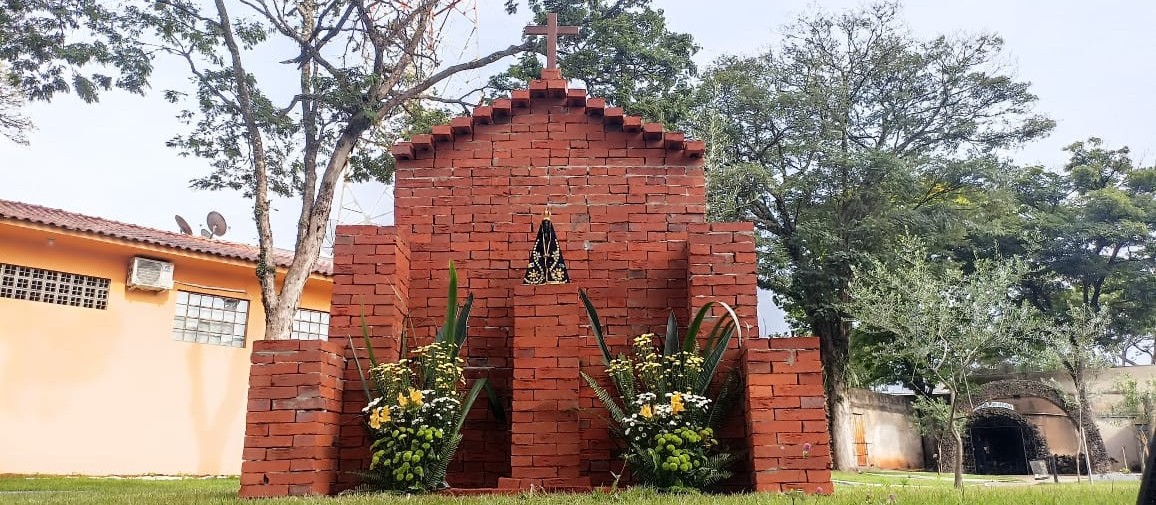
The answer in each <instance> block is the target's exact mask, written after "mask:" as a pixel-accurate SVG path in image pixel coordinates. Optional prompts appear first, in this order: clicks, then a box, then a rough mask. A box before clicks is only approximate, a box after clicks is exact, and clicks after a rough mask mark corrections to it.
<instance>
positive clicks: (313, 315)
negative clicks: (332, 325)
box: [289, 309, 329, 340]
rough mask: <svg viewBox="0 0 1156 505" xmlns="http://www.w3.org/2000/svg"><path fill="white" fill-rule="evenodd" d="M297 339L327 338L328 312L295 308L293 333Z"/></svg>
mask: <svg viewBox="0 0 1156 505" xmlns="http://www.w3.org/2000/svg"><path fill="white" fill-rule="evenodd" d="M289 338H295V339H297V340H329V313H328V312H321V311H319V310H309V309H297V312H296V313H295V314H293V333H292V334H291V335H290V337H289Z"/></svg>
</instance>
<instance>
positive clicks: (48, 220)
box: [0, 200, 333, 276]
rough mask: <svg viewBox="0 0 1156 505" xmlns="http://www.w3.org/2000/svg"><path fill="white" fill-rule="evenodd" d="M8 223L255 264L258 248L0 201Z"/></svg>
mask: <svg viewBox="0 0 1156 505" xmlns="http://www.w3.org/2000/svg"><path fill="white" fill-rule="evenodd" d="M3 219H11V220H16V221H27V222H30V223H37V224H43V225H48V226H53V227H56V228H62V229H65V230H72V231H79V232H86V233H95V234H97V235H104V236H107V237H113V238H118V239H122V240H128V241H132V242H141V243H145V244H153V245H158V246H162V247H169V248H173V249H181V250H184V251H192V252H199V253H204V254H211V255H213V256H220V257H223V258H234V259H240V260H245V261H251V262H256V261H257V252H258V250H257V247H255V246H252V245H248V244H238V243H235V242H225V241H222V240H209V239H205V238H201V237H197V236H194V235H185V234H183V233H174V232H169V231H163V230H157V229H154V228H145V227H143V226H137V225H134V224H127V223H121V222H118V221H112V220H110V219H103V218H99V217H92V216H86V215H83V214H77V213H75V212H68V211H64V210H60V209H53V208H49V207H42V206H40V205H32V204H30V203H23V202H15V201H11V200H0V220H3ZM273 261H274V262H275V263H276V264H277V266H280V267H288V266H289V264H290V263H292V261H293V251H286V250H284V249H275V250H274V251H273ZM313 273H316V274H320V275H326V276H330V275H333V260H332V259H329V258H319V259H318V260H317V263H316V264H315V265H314V266H313Z"/></svg>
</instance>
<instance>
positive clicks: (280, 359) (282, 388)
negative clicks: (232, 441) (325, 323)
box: [240, 340, 345, 498]
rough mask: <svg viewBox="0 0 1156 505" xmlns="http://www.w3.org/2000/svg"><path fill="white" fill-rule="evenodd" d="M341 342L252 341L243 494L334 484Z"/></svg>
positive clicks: (319, 491) (316, 491)
mask: <svg viewBox="0 0 1156 505" xmlns="http://www.w3.org/2000/svg"><path fill="white" fill-rule="evenodd" d="M343 347H344V346H342V345H340V344H339V343H336V342H325V341H319V340H259V341H256V342H253V354H252V363H253V364H252V367H251V368H250V372H249V410H248V413H247V414H246V417H245V450H244V453H243V455H242V458H243V461H242V463H241V492H240V495H241V496H242V497H246V498H249V497H269V496H290V495H294V496H296V495H326V494H330V493H332V492H333V487H332V486H333V483H334V481H335V477H336V475H335V471H336V463H337V434H338V427H339V420H340V415H339V412H340V411H341V394H342V387H343V384H342V380H341V377H342V374H343V373H344V369H345V358H344V357H342V353H343Z"/></svg>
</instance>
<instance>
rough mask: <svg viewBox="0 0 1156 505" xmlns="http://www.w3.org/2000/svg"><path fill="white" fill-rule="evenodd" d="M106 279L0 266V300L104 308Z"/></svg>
mask: <svg viewBox="0 0 1156 505" xmlns="http://www.w3.org/2000/svg"><path fill="white" fill-rule="evenodd" d="M109 281H110V279H105V278H103V277H93V276H91V275H80V274H70V273H67V272H57V271H55V270H44V269H42V268H32V267H23V266H20V265H9V264H7V263H0V298H15V299H17V300H28V301H33V302H44V303H55V304H57V305H69V306H72V307H84V308H86V309H99V310H104V309H107V308H108V283H109Z"/></svg>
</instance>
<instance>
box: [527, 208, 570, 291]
mask: <svg viewBox="0 0 1156 505" xmlns="http://www.w3.org/2000/svg"><path fill="white" fill-rule="evenodd" d="M567 282H570V274H568V273H566V260H565V259H564V258H562V249H561V248H560V247H558V235H557V234H556V233H554V225H553V224H552V223H551V222H550V214H549V212H547V213H546V216H545V217H544V218H542V224H541V225H539V226H538V238H536V239H535V240H534V250H533V251H532V252H530V266H528V267H526V275H525V276H523V277H522V283H523V284H565V283H567Z"/></svg>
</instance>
